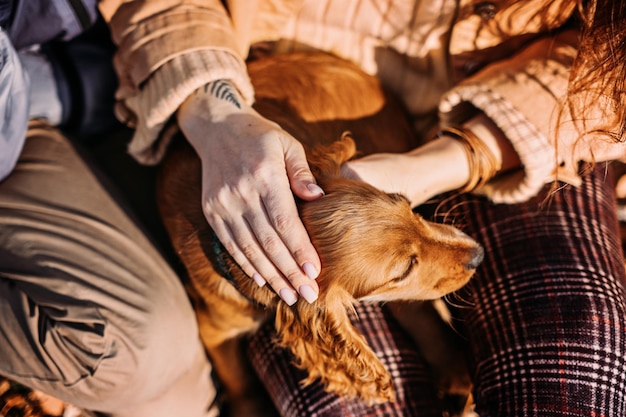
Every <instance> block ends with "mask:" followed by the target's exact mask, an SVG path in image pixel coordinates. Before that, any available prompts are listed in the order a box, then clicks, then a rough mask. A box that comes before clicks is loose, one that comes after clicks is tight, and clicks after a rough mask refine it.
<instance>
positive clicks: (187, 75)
mask: <svg viewBox="0 0 626 417" xmlns="http://www.w3.org/2000/svg"><path fill="white" fill-rule="evenodd" d="M220 79H227V80H230V81H231V82H232V83H233V84H234V85H235V86H236V87H237V89H238V90H239V92H240V93H241V95H242V96H243V98H244V100H245V101H246V102H247V103H248V104H252V102H253V101H254V91H253V88H252V84H251V83H250V79H249V78H248V75H247V72H246V67H245V64H244V62H243V61H241V60H240V59H239V58H237V57H236V56H235V55H233V54H231V53H229V52H226V51H206V50H199V51H196V52H191V53H188V54H185V55H181V56H178V57H175V58H173V59H171V60H170V61H168V62H167V63H165V64H164V65H162V66H161V67H160V68H159V69H158V70H157V71H156V72H155V73H154V74H153V75H152V76H151V77H150V78H149V79H148V81H147V82H146V84H145V85H144V86H143V88H142V89H141V90H140V91H139V93H138V94H136V95H134V96H131V97H129V98H128V99H126V100H125V101H124V102H120V103H118V106H117V108H116V111H117V116H118V118H120V120H123V121H126V122H127V123H128V124H129V125H131V126H132V127H134V128H135V133H134V136H133V138H132V140H131V142H130V144H129V147H128V151H129V153H130V154H131V155H132V156H133V157H134V158H135V159H137V161H139V162H140V163H143V164H146V165H154V164H157V163H158V162H159V161H160V160H161V159H162V157H163V154H164V153H165V150H166V148H167V145H168V144H169V142H170V141H171V138H172V136H173V132H172V131H173V129H165V128H166V124H168V122H170V121H171V120H172V116H173V115H174V114H175V112H176V110H177V109H178V107H179V106H180V105H181V104H182V103H183V102H184V101H185V99H186V98H187V97H189V95H191V93H193V92H194V91H195V90H197V89H198V88H200V87H201V86H203V85H205V84H207V83H209V82H211V81H215V80H220ZM174 131H175V129H174Z"/></svg>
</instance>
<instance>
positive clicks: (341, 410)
mask: <svg viewBox="0 0 626 417" xmlns="http://www.w3.org/2000/svg"><path fill="white" fill-rule="evenodd" d="M357 313H358V320H354V321H353V324H354V326H355V327H356V328H357V330H358V331H359V332H360V333H361V334H363V335H364V336H365V338H366V339H367V341H368V342H369V344H370V346H371V347H372V349H373V350H374V351H375V352H376V354H377V355H378V357H379V358H380V359H381V361H382V363H383V364H384V365H385V367H386V368H387V369H388V370H389V371H390V373H391V375H392V378H393V382H394V388H395V390H396V397H397V401H396V402H395V403H385V404H381V405H377V406H372V407H368V406H367V405H365V404H364V403H362V402H360V401H357V400H349V399H346V398H340V397H338V396H336V395H334V394H328V393H326V392H325V391H324V388H323V386H322V385H321V384H319V383H315V384H313V385H310V386H308V387H302V386H300V381H301V380H302V379H303V378H304V377H305V376H306V374H305V373H304V371H302V370H299V369H297V368H295V367H294V366H293V365H292V362H293V357H292V356H291V355H290V353H289V352H288V351H287V350H285V349H281V348H278V347H276V346H275V345H274V344H273V338H274V337H275V336H276V334H275V332H274V330H273V328H272V326H271V325H266V326H264V327H263V328H262V329H261V331H260V332H259V333H257V334H256V335H255V336H254V337H253V338H252V340H251V343H250V346H249V349H248V354H249V356H250V359H251V361H252V363H253V365H254V367H255V370H256V372H257V374H258V375H259V376H260V378H261V381H262V382H263V383H264V385H265V387H266V388H267V391H268V393H269V395H270V397H271V398H272V400H273V401H274V404H275V405H276V408H277V409H278V410H279V412H280V415H282V416H287V417H322V416H323V417H382V416H387V417H393V416H398V417H399V416H419V417H434V416H437V417H441V410H440V407H439V405H438V401H439V400H438V399H437V393H436V392H435V390H434V388H433V384H432V381H431V379H430V376H429V374H428V373H427V371H426V368H425V367H424V363H423V359H422V358H421V356H420V355H419V353H418V352H417V350H416V349H415V346H414V344H413V342H412V340H410V339H409V337H408V336H407V335H406V334H405V333H404V332H403V331H402V330H401V328H400V327H399V324H398V323H397V322H396V321H395V320H394V319H393V318H392V317H391V315H390V314H389V312H388V311H386V310H385V309H383V308H382V307H381V306H380V305H379V304H362V305H359V306H357Z"/></svg>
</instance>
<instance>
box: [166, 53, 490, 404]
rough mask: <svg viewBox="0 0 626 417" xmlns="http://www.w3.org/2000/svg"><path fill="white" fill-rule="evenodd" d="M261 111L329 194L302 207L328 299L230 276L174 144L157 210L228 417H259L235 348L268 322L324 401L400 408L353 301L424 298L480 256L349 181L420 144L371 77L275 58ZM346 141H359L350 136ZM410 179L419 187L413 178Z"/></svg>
mask: <svg viewBox="0 0 626 417" xmlns="http://www.w3.org/2000/svg"><path fill="white" fill-rule="evenodd" d="M248 70H249V74H250V77H251V80H252V82H253V84H254V87H255V91H256V103H255V108H256V109H257V111H259V112H260V113H261V114H263V115H264V116H265V117H267V118H268V119H270V120H273V121H275V122H277V123H279V124H280V125H281V126H282V127H283V128H284V129H285V130H287V131H288V132H289V133H291V134H292V135H293V136H294V137H295V138H297V139H299V140H300V141H302V143H303V144H304V146H305V149H306V151H307V158H308V161H309V164H310V166H311V169H312V170H313V173H314V175H315V177H316V179H317V181H318V183H319V184H320V186H321V187H322V188H323V189H324V190H325V192H326V195H325V196H324V197H322V198H320V199H318V200H315V201H311V202H298V207H299V211H300V215H301V218H302V221H303V223H304V225H305V227H306V228H307V231H308V232H309V235H310V238H311V241H312V243H313V245H314V246H315V248H316V249H317V251H318V253H319V255H320V258H321V261H322V270H321V273H320V276H319V277H318V279H317V282H318V284H319V287H320V295H319V298H318V300H317V301H315V302H314V303H313V304H309V303H307V302H306V301H304V300H299V301H298V302H297V303H296V304H295V305H294V306H292V307H289V306H287V304H285V303H284V302H281V301H280V298H279V297H278V296H277V294H276V293H275V292H274V291H273V290H272V289H271V288H269V286H265V287H258V286H257V284H256V283H255V282H254V281H253V280H252V279H251V278H249V277H248V276H246V275H245V274H244V273H243V271H242V270H241V269H240V268H239V267H238V266H237V265H236V263H235V262H234V261H233V260H232V258H231V257H230V256H229V255H228V253H226V251H225V250H223V248H222V247H221V244H220V243H219V241H217V239H216V236H215V235H214V233H213V232H212V230H211V229H210V227H209V225H208V224H207V221H206V220H205V217H204V215H203V212H202V208H201V205H200V200H199V199H200V195H201V192H200V190H201V183H200V170H201V168H200V162H199V159H198V158H197V157H196V155H195V154H194V151H193V150H192V149H191V147H190V146H188V145H186V144H185V142H184V141H179V142H177V143H176V144H175V146H173V148H172V149H171V150H170V152H168V154H169V156H168V157H167V159H166V161H164V164H163V167H162V171H161V175H160V183H159V187H158V189H159V206H160V210H161V213H162V218H163V220H164V223H165V225H166V227H167V229H168V233H169V235H170V237H171V240H172V243H173V246H174V248H175V250H176V252H177V253H178V255H179V256H180V258H181V260H182V262H183V263H184V265H185V267H186V269H187V272H188V275H189V278H190V282H191V285H190V288H189V290H190V293H191V294H192V296H193V298H194V300H195V304H196V311H197V315H198V322H199V325H200V332H201V336H202V339H203V342H204V343H205V346H206V348H207V351H208V353H209V356H210V358H211V360H212V362H213V364H214V368H215V371H216V373H217V376H218V377H219V378H220V380H221V382H222V383H223V385H224V388H225V391H226V394H227V396H228V399H229V401H230V404H231V410H232V411H233V414H234V415H236V416H237V415H241V416H244V415H245V416H255V415H264V413H265V411H264V408H263V405H262V404H259V403H258V402H257V398H255V397H257V396H258V395H257V394H256V393H257V390H258V387H257V386H256V385H255V381H254V378H253V372H252V371H251V370H250V368H249V366H248V364H247V363H246V359H245V355H244V354H243V352H242V349H241V347H240V346H239V344H240V339H241V337H242V336H243V335H245V334H247V333H249V332H253V331H255V329H257V327H258V326H259V325H260V324H261V323H262V322H264V321H265V320H268V319H271V318H272V317H273V318H274V323H275V327H276V331H277V334H278V337H279V338H280V340H279V343H280V344H282V345H284V346H286V347H288V348H289V349H291V351H292V352H293V354H294V355H295V358H296V359H297V365H298V366H300V367H302V368H303V369H305V370H306V371H307V372H308V378H307V379H306V380H305V381H303V383H310V382H312V381H315V380H317V379H319V380H321V381H322V382H323V383H324V384H325V387H326V389H327V390H328V391H332V392H335V393H338V394H340V395H346V396H354V397H359V398H361V399H362V400H363V401H366V402H369V403H379V402H385V401H393V400H394V388H393V386H392V381H391V378H390V375H389V373H388V372H387V370H386V369H385V368H384V367H383V365H382V364H381V362H380V361H379V360H378V359H377V357H376V356H375V355H374V353H373V352H372V350H371V349H370V347H369V346H368V345H367V343H366V342H365V340H364V338H363V337H362V336H361V335H360V334H358V333H357V332H356V331H355V329H354V328H353V327H352V324H351V322H350V312H351V310H352V308H353V306H354V304H355V303H358V302H363V301H391V300H429V299H436V298H438V297H441V296H443V295H445V294H448V293H450V292H452V291H455V290H457V289H459V288H460V287H462V286H463V285H464V284H465V283H467V282H468V280H469V279H470V277H471V276H472V274H473V273H474V271H475V268H476V267H477V265H478V264H479V263H480V262H481V260H482V248H481V247H480V246H479V245H478V244H477V243H476V242H475V241H474V240H472V239H471V238H470V237H468V236H467V235H465V234H463V233H462V232H460V231H459V230H458V229H456V228H454V227H452V226H449V225H444V224H436V223H431V222H428V221H425V220H424V219H423V218H422V217H420V216H419V215H416V214H414V212H413V211H412V210H411V207H410V205H409V202H408V201H407V199H406V198H404V197H403V196H401V195H397V194H386V193H384V192H382V191H380V190H378V189H376V188H374V187H372V186H370V185H368V184H366V183H363V182H359V181H355V180H351V179H346V178H343V177H342V176H341V173H340V168H341V165H342V163H344V162H345V161H348V160H349V159H351V158H353V157H355V156H356V155H357V149H358V153H359V154H360V155H366V154H369V153H373V152H403V151H407V150H409V149H411V148H413V147H414V146H415V143H414V139H413V137H414V136H413V135H412V133H411V129H410V127H409V125H408V123H407V121H406V118H405V117H404V114H403V112H402V109H401V108H400V107H399V106H398V105H397V104H396V103H395V102H394V101H393V99H392V97H391V96H389V95H388V94H386V93H385V92H384V91H383V90H382V88H381V86H380V85H379V83H378V81H377V79H376V78H375V77H372V76H368V75H366V74H364V73H363V72H362V71H360V70H359V69H358V68H357V67H356V66H354V65H352V64H350V63H349V62H346V61H343V60H340V59H338V58H336V57H333V56H331V55H326V54H321V53H293V54H284V55H272V56H267V57H263V58H260V59H258V60H255V61H252V62H250V63H249V68H248ZM347 132H351V133H347ZM415 180H416V181H418V180H419V179H418V178H416V179H415Z"/></svg>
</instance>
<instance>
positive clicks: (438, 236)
mask: <svg viewBox="0 0 626 417" xmlns="http://www.w3.org/2000/svg"><path fill="white" fill-rule="evenodd" d="M354 154H355V148H354V142H353V141H352V140H351V139H350V137H349V136H347V135H344V137H343V138H342V139H341V140H339V141H337V142H335V143H334V144H332V145H330V146H329V147H325V148H322V149H317V150H312V151H310V152H309V162H310V165H311V168H312V170H313V171H314V174H315V175H316V178H317V179H318V182H319V183H320V185H321V186H322V188H323V189H324V190H325V191H326V195H325V196H324V197H322V198H321V199H318V200H315V201H311V202H305V203H302V204H301V205H300V213H301V217H302V220H303V222H304V224H305V226H306V228H307V230H308V232H309V235H310V237H311V240H312V242H313V244H314V246H315V247H316V249H317V250H318V252H319V255H320V258H321V260H322V273H321V275H320V277H319V278H318V282H319V285H320V287H321V288H323V289H324V290H328V289H330V288H332V287H341V288H342V289H344V290H345V291H346V292H348V293H349V294H351V295H352V296H353V297H354V298H355V299H356V300H360V301H361V300H368V301H392V300H400V299H404V300H407V299H408V300H427V299H435V298H439V297H441V296H443V295H445V294H448V293H450V292H452V291H455V290H458V289H459V288H461V287H462V286H463V285H465V284H466V283H467V281H468V280H469V279H470V277H471V276H472V275H473V273H474V270H475V269H476V267H477V266H478V265H479V263H480V262H481V261H482V257H483V251H482V248H481V246H480V245H479V244H478V243H476V242H475V241H474V240H473V239H471V238H470V237H469V236H467V235H466V234H464V233H463V232H461V231H460V230H459V229H457V228H456V227H453V226H449V225H445V224H438V223H433V222H429V221H426V220H424V219H423V218H422V217H421V216H420V215H418V214H415V213H414V212H413V211H412V209H411V207H410V205H409V201H408V200H407V199H406V198H405V197H404V196H402V195H399V194H386V193H384V192H382V191H380V190H378V189H376V188H374V187H372V186H370V185H368V184H366V183H363V182H360V181H355V180H350V179H346V178H342V177H341V176H340V167H341V164H342V163H343V162H345V161H347V160H348V159H350V158H351V157H352V156H354Z"/></svg>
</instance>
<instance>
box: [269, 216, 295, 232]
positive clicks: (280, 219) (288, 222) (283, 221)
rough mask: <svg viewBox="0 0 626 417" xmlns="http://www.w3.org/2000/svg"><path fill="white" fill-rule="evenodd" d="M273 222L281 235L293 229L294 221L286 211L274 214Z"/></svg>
mask: <svg viewBox="0 0 626 417" xmlns="http://www.w3.org/2000/svg"><path fill="white" fill-rule="evenodd" d="M273 223H274V227H275V228H276V230H277V231H278V233H279V234H280V235H281V236H283V235H284V234H285V233H287V232H288V231H290V230H292V229H293V221H292V219H291V217H290V216H288V215H286V214H284V213H278V214H276V215H275V216H274V220H273Z"/></svg>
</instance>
